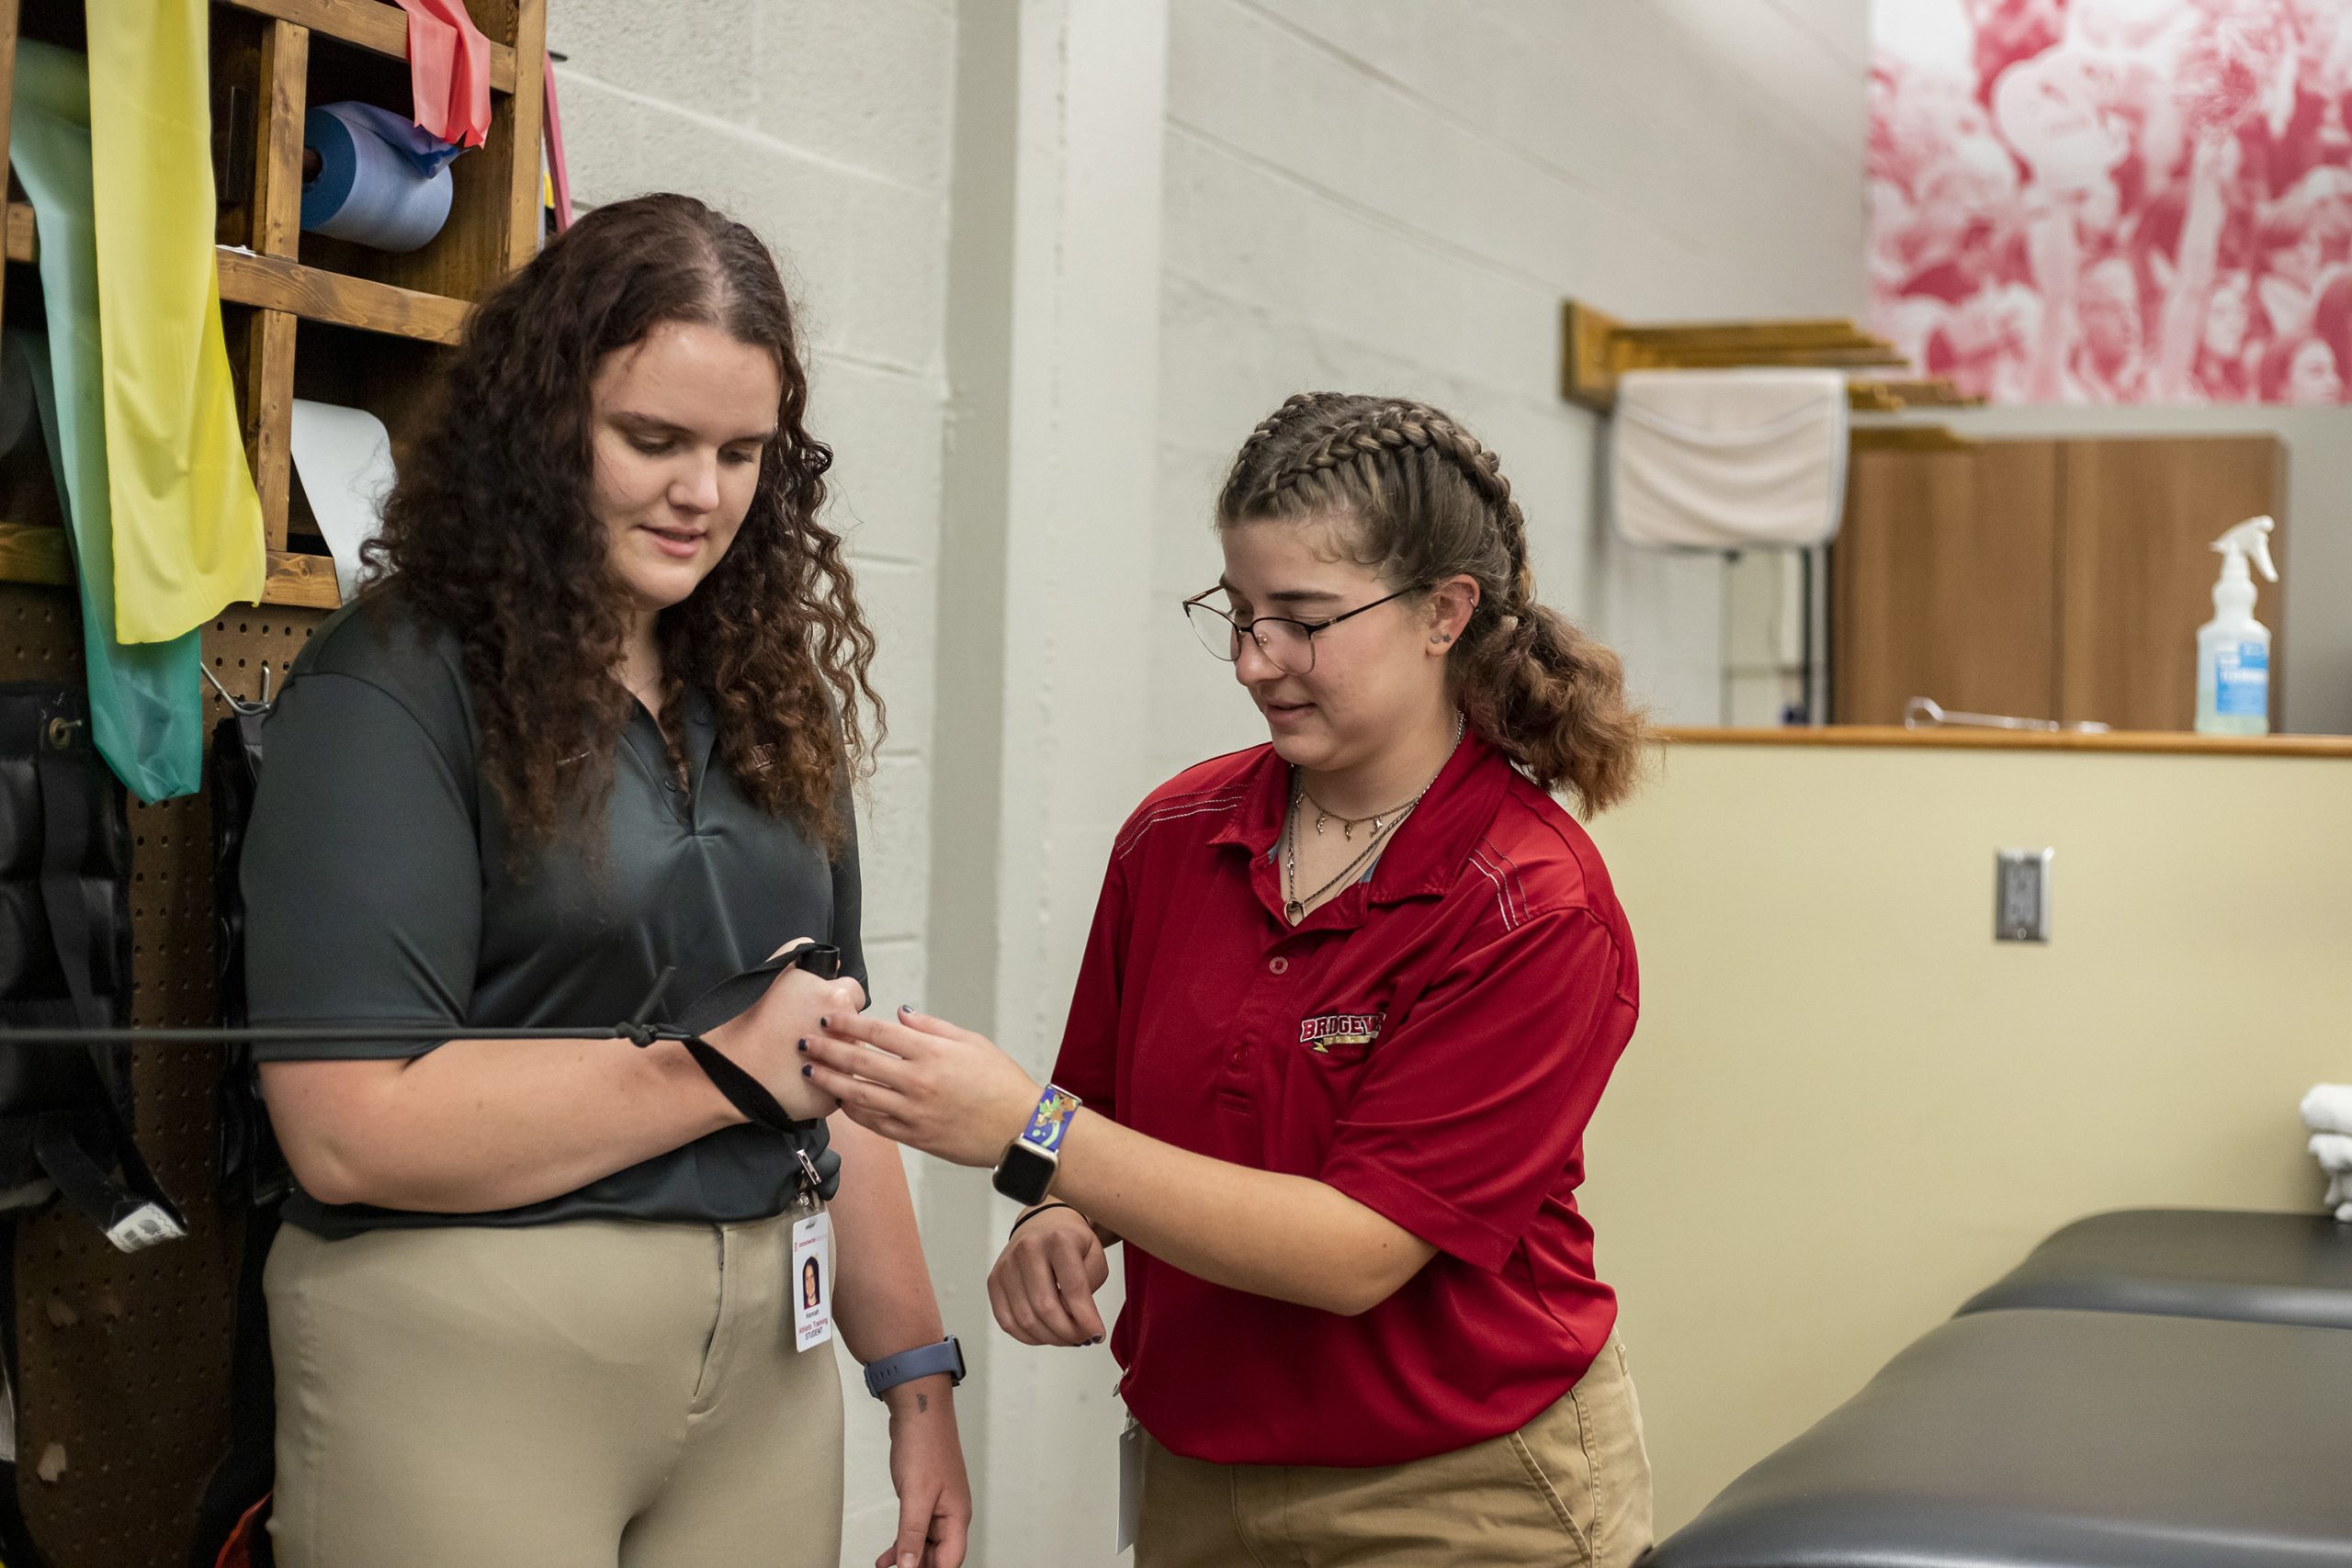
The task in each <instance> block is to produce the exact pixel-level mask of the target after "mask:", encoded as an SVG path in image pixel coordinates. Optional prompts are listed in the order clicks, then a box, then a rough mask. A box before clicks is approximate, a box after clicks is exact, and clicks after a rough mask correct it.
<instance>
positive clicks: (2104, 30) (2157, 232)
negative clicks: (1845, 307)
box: [1870, 0, 2352, 403]
mask: <svg viewBox="0 0 2352 1568" xmlns="http://www.w3.org/2000/svg"><path fill="white" fill-rule="evenodd" d="M1872 29H1873V35H1874V56H1873V60H1872V63H1871V140H1870V201H1871V217H1870V247H1871V254H1870V271H1871V324H1872V326H1873V327H1874V329H1875V330H1876V331H1878V332H1880V333H1884V334H1886V335H1887V336H1889V337H1892V338H1893V339H1894V341H1895V343H1896V344H1899V345H1900V346H1901V347H1902V348H1903V349H1904V350H1905V352H1907V353H1909V354H1910V355H1912V356H1913V359H1914V361H1915V363H1916V364H1917V366H1918V367H1920V369H1921V370H1923V371H1925V372H1926V373H1928V374H1929V375H1941V376H1950V377H1951V378H1953V379H1954V380H1956V381H1958V382H1959V383H1960V385H1961V386H1962V388H1963V389H1966V390H1968V391H1971V392H1975V393H1980V394H1983V395H1985V396H1987V397H1990V398H1992V399H1993V400H1996V401H1997V402H2099V403H2131V402H2189V403H2197V402H2301V403H2340V402H2344V401H2346V400H2352V394H2348V393H2347V390H2346V389H2347V384H2352V129H2348V128H2347V118H2346V117H2347V107H2348V106H2347V100H2348V99H2352V0H1874V5H1873V7H1872Z"/></svg>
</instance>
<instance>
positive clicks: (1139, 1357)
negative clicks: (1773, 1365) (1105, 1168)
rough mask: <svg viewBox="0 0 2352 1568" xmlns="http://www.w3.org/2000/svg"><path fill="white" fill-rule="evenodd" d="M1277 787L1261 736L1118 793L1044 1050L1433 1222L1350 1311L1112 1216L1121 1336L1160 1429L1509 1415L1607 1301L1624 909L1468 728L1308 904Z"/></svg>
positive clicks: (1079, 1070) (1389, 1438)
mask: <svg viewBox="0 0 2352 1568" xmlns="http://www.w3.org/2000/svg"><path fill="white" fill-rule="evenodd" d="M1289 787H1290V774H1289V769H1288V767H1287V766H1286V765H1285V764H1284V763H1283V761H1281V759H1280V758H1278V757H1276V756H1275V755H1274V752H1273V750H1272V748H1271V747H1265V746H1261V747H1258V748H1256V749H1255V750H1249V751H1242V752H1237V753H1235V754H1234V755H1232V756H1229V757H1220V758H1218V759H1216V761H1209V762H1204V763H1202V764H1201V765H1200V766H1198V767H1196V768H1193V769H1191V770H1190V771H1188V772H1186V773H1182V774H1179V775H1178V776H1177V777H1176V778H1174V779H1172V780H1170V782H1169V783H1168V784H1165V785H1163V786H1162V787H1161V788H1159V790H1157V791H1155V792H1154V793H1153V794H1152V795H1151V796H1150V798H1149V799H1148V800H1146V801H1145V802H1144V803H1143V805H1142V806H1141V807H1137V808H1136V813H1135V815H1134V816H1133V817H1131V818H1128V820H1127V824H1126V826H1125V829H1123V830H1122V831H1121V833H1120V835H1119V838H1118V841H1117V843H1116V844H1115V845H1114V848H1113V850H1112V853H1111V866H1110V871H1109V874H1107V875H1106V877H1105V878H1104V882H1103V900H1102V903H1101V906H1100V907H1099V908H1097V910H1096V912H1095V917H1094V929H1093V931H1092V933H1091V936H1090V937H1089V939H1088V942H1087V949H1086V961H1085V966H1084V968H1083V970H1082V972H1081V973H1080V977H1079V982H1078V992H1077V996H1076V998H1075V999H1074V1000H1073V1002H1072V1004H1071V1007H1070V1018H1069V1031H1068V1033H1067V1034H1066V1035H1065V1037H1064V1039H1063V1042H1062V1052H1061V1058H1060V1061H1059V1063H1058V1065H1057V1066H1056V1068H1055V1077H1056V1081H1057V1082H1059V1083H1060V1084H1062V1085H1063V1086H1064V1087H1065V1088H1068V1089H1070V1090H1072V1091H1073V1092H1075V1093H1077V1094H1079V1095H1080V1096H1081V1097H1082V1098H1083V1099H1084V1100H1086V1103H1087V1104H1088V1105H1089V1106H1090V1107H1091V1109H1093V1110H1095V1111H1100V1112H1102V1113H1103V1114H1105V1115H1108V1116H1111V1117H1113V1118H1114V1119H1115V1120H1117V1121H1118V1122H1122V1123H1124V1124H1125V1125H1126V1126H1129V1127H1133V1128H1135V1129H1136V1131H1137V1132H1140V1133H1145V1134H1149V1135H1150V1136H1152V1137H1155V1138H1159V1139H1162V1140H1164V1141H1166V1142H1168V1143H1171V1144H1175V1145H1179V1146H1180V1147H1182V1148H1187V1149H1192V1150H1194V1151H1196V1152H1198V1153H1201V1154H1204V1155H1208V1156H1212V1157H1214V1158H1216V1159H1222V1160H1230V1161H1232V1162H1234V1163H1236V1164H1238V1165H1247V1166H1254V1167H1256V1168H1259V1169H1261V1170H1276V1171H1283V1172H1287V1173H1290V1174H1293V1175H1298V1176H1308V1177H1314V1178H1316V1179H1319V1180H1322V1181H1326V1182H1329V1184H1330V1185H1332V1186H1333V1187H1336V1188H1337V1189H1339V1190H1340V1191H1342V1192H1345V1193H1346V1194H1348V1195H1349V1196H1350V1197H1351V1198H1353V1199H1355V1200H1356V1201H1358V1202H1361V1203H1363V1204H1364V1205H1366V1206H1367V1207H1369V1208H1372V1209H1374V1210H1376V1211H1378V1212H1379V1213H1382V1214H1384V1215H1385V1216H1386V1217H1388V1218H1389V1219H1391V1220H1394V1221H1395V1222H1396V1223H1397V1224H1399V1225H1402V1226H1403V1227H1404V1228H1405V1229H1407V1230H1408V1231H1411V1232H1412V1233H1413V1234H1414V1235H1418V1236H1419V1237H1421V1238H1422V1239H1423V1240H1425V1241H1427V1242H1429V1243H1430V1245H1432V1246H1434V1247H1436V1248H1437V1249H1438V1254H1437V1256H1436V1257H1435V1258H1432V1259H1430V1263H1429V1265H1428V1267H1426V1268H1424V1269H1422V1270H1421V1271H1420V1272H1419V1274H1417V1275H1416V1276H1414V1278H1413V1279H1412V1280H1410V1281H1409V1282H1408V1283H1407V1284H1406V1285H1405V1286H1404V1288H1403V1289H1401V1290H1399V1291H1398V1292H1397V1293H1396V1294H1395V1295H1393V1296H1391V1297H1389V1298H1388V1300H1386V1301H1385V1302H1383V1303H1380V1304H1379V1305H1378V1306H1375V1307H1374V1308H1373V1309H1372V1310H1371V1311H1369V1312H1367V1313H1364V1314H1362V1315H1361V1316H1358V1317H1352V1318H1351V1317H1342V1316H1340V1315H1338V1314H1331V1313H1325V1312H1318V1311H1316V1310H1314V1309H1312V1308H1309V1307H1303V1306H1294V1305H1292V1304H1290V1303H1286V1302H1278V1301H1274V1300H1272V1299H1270V1298H1268V1297H1265V1296H1259V1295H1252V1294H1250V1293H1248V1292H1241V1291H1235V1290H1228V1289H1227V1288H1225V1287H1223V1286H1220V1285H1212V1284H1209V1283H1207V1282H1206V1281H1204V1280H1200V1279H1198V1278H1195V1277H1194V1276H1193V1275H1190V1274H1187V1273H1184V1272H1183V1271H1182V1270H1181V1269H1174V1268H1171V1267H1170V1266H1169V1265H1167V1264H1165V1263H1162V1262H1160V1261H1159V1259H1157V1258H1152V1257H1150V1256H1149V1255H1148V1254H1146V1253H1144V1252H1142V1251H1140V1250H1139V1249H1137V1248H1136V1247H1133V1246H1130V1247H1126V1248H1125V1252H1126V1270H1127V1302H1126V1308H1125V1311H1124V1312H1122V1313H1121V1314H1120V1315H1119V1323H1118V1327H1117V1328H1116V1330H1115V1331H1114V1333H1113V1335H1112V1339H1111V1345H1112V1349H1113V1351H1114V1353H1115V1354H1116V1355H1117V1357H1118V1359H1119V1362H1120V1365H1121V1366H1123V1367H1124V1368H1125V1379H1124V1381H1123V1382H1122V1386H1121V1392H1122V1393H1124V1394H1125V1397H1126V1401H1127V1405H1128V1408H1129V1409H1130V1410H1132V1411H1133V1412H1134V1414H1135V1416H1136V1419H1137V1420H1138V1421H1140V1422H1141V1423H1142V1424H1143V1426H1144V1427H1145V1429H1146V1430H1147V1431H1148V1432H1150V1434H1151V1435H1152V1436H1153V1437H1154V1438H1157V1439H1158V1440H1159V1442H1161V1443H1162V1444H1164V1445H1166V1446H1167V1447H1168V1448H1169V1449H1170V1450H1174V1451H1175V1452H1177V1453H1179V1454H1183V1455H1187V1456H1189V1457H1192V1458H1195V1459H1203V1460H1211V1461H1217V1462H1220V1463H1227V1464H1307V1465H1381V1464H1396V1463H1401V1462H1403V1461H1408V1460H1414V1459H1420V1458H1425V1457H1427V1456H1429V1455H1430V1454H1436V1453H1444V1452H1447V1451H1449V1450H1453V1449H1458V1448H1463V1447H1464V1446H1466V1445H1468V1444H1471V1443H1476V1442H1480V1441H1483V1440H1485V1439H1487V1438H1493V1437H1498V1436H1499V1435H1501V1434H1502V1433H1505V1432H1510V1431H1514V1430H1516V1429H1517V1428H1519V1427H1522V1426H1524V1425H1525V1424H1526V1423H1527V1422H1528V1421H1529V1420H1530V1419H1531V1418H1532V1417H1533V1416H1535V1415H1536V1414H1537V1413H1538V1412H1540V1411H1542V1410H1544V1408H1546V1407H1547V1406H1549V1405H1550V1404H1553V1403H1554V1402H1555V1401H1556V1400H1558V1399H1559V1398H1560V1396H1561V1395H1562V1394H1564V1393H1566V1392H1567V1390H1568V1389H1569V1388H1570V1387H1571V1386H1572V1385H1573V1384H1574V1383H1575V1382H1577V1379H1578V1378H1580V1377H1582V1376H1583V1375H1584V1372H1585V1369H1586V1368H1587V1367H1588V1366H1589V1364H1590V1363H1591V1360H1592V1358H1593V1356H1594V1354H1595V1353H1596V1352H1597V1351H1598V1350H1599V1349H1600V1346H1601V1342H1602V1341H1603V1340H1604V1339H1606V1338H1607V1337H1608V1335H1609V1331H1610V1328H1611V1325H1613V1324H1614V1323H1615V1321H1616V1314H1617V1302H1616V1295H1615V1293H1614V1292H1611V1290H1610V1289H1609V1287H1608V1286H1606V1285H1604V1284H1602V1283H1601V1282H1600V1280H1599V1279H1597V1278H1596V1277H1595V1276H1594V1273H1593V1268H1592V1229H1591V1227H1590V1226H1589V1225H1588V1224H1585V1222H1584V1218H1583V1216H1582V1215H1580V1214H1578V1213H1577V1206H1576V1197H1575V1194H1576V1190H1577V1186H1578V1184H1579V1183H1581V1182H1582V1180H1583V1179H1584V1153H1583V1142H1584V1129H1585V1123H1586V1122H1587V1121H1589V1119H1590V1117H1591V1115H1592V1111H1593V1107H1594V1105H1595V1104H1596V1103H1598V1102H1599V1100H1600V1091H1601V1088H1602V1086H1603V1085H1604V1084H1606V1083H1607V1081H1608V1078H1609V1073H1610V1069H1611V1067H1612V1066H1614V1065H1615V1063H1616V1061H1617V1057H1618V1055H1619V1054H1620V1053H1621V1052H1622V1051H1623V1049H1624V1047H1625V1042H1626V1040H1627V1039H1628V1038H1629V1037H1630V1036H1631V1035H1632V1033H1633V1032H1634V1011H1635V998H1636V994H1637V993H1636V986H1635V978H1634V944H1633V938H1632V935H1631V933H1630V932H1629V931H1627V930H1626V927H1625V917H1624V914H1623V911H1622V910H1621V909H1619V908H1618V907H1617V898H1616V896H1615V894H1614V893H1613V892H1612V891H1611V888H1610V885H1609V874H1608V873H1607V872H1606V871H1605V870H1603V869H1602V867H1601V863H1600V855H1599V854H1598V853H1597V852H1595V851H1594V849H1593V846H1592V840H1590V839H1589V838H1587V837H1586V836H1585V832H1584V830H1583V829H1581V828H1579V827H1578V826H1577V823H1576V822H1575V820H1574V819H1573V818H1570V817H1569V816H1568V814H1567V813H1566V811H1564V810H1562V809H1561V807H1560V806H1559V804H1558V803H1557V802H1555V800H1553V799H1552V798H1551V797H1550V796H1549V795H1545V794H1544V792H1543V791H1542V790H1540V789H1537V788H1536V787H1535V786H1534V785H1533V784H1530V783H1528V782H1527V780H1526V779H1525V778H1523V777H1521V775H1520V774H1519V773H1517V772H1516V771H1515V770H1514V769H1512V768H1511V767H1510V764H1509V763H1508V762H1507V761H1505V760H1504V759H1503V757H1502V755H1501V754H1500V753H1499V752H1498V751H1496V750H1494V749H1493V748H1491V747H1489V746H1487V745H1486V744H1485V743H1484V742H1482V741H1480V740H1479V739H1476V737H1475V736H1473V737H1471V738H1469V739H1465V740H1464V742H1463V744H1462V746H1461V747H1460V749H1459V750H1457V751H1456V752H1455V753H1454V756H1453V760H1452V761H1449V762H1448V763H1447V764H1446V766H1445V768H1444V770H1443V772H1442V773H1439V775H1438V778H1437V782H1436V784H1434V785H1432V786H1431V787H1430V792H1429V794H1428V795H1427V796H1426V797H1425V798H1424V799H1423V800H1422V802H1421V804H1420V806H1419V808H1418V809H1417V810H1415V812H1414V813H1413V815H1412V816H1411V817H1410V818H1408V819H1407V820H1406V822H1405V824H1404V826H1403V827H1401V828H1399V829H1397V834H1396V837H1395V839H1394V840H1393V841H1391V843H1390V844H1389V845H1388V847H1387V849H1386V850H1385V851H1384V852H1382V855H1381V858H1380V861H1379V863H1378V864H1377V865H1376V866H1375V867H1374V872H1373V874H1372V876H1371V877H1370V879H1369V880H1368V881H1365V882H1361V883H1358V884H1357V885H1355V886H1351V887H1350V888H1348V889H1347V890H1346V891H1345V892H1343V893H1341V894H1340V896H1339V897H1337V898H1334V899H1333V900H1331V902H1330V903H1329V904H1327V905H1325V906H1324V907H1323V908H1320V909H1318V910H1317V911H1316V912H1315V913H1314V914H1313V915H1311V916H1309V917H1308V918H1307V919H1306V922H1305V923H1304V924H1302V925H1300V926H1299V927H1297V928H1296V929H1295V930H1294V929H1292V928H1291V927H1290V926H1288V925H1287V924H1285V923H1284V921H1283V918H1282V914H1281V910H1282V905H1283V896H1282V891H1281V887H1280V871H1279V867H1278V866H1277V864H1276V863H1275V860H1274V858H1273V852H1274V848H1275V841H1276V840H1277V838H1278V837H1279V836H1280V834H1281V832H1282V822H1283V809H1284V807H1285V806H1286V804H1287V802H1288V792H1289ZM1231 1223H1232V1224H1236V1225H1246V1224H1250V1216H1249V1215H1247V1214H1235V1215H1234V1216H1232V1221H1231Z"/></svg>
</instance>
